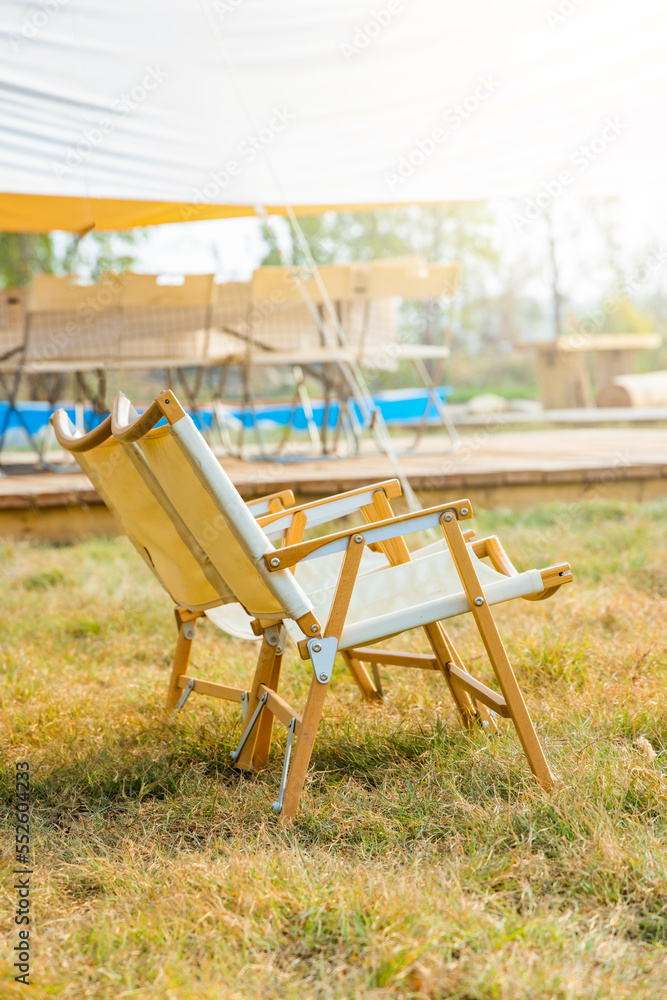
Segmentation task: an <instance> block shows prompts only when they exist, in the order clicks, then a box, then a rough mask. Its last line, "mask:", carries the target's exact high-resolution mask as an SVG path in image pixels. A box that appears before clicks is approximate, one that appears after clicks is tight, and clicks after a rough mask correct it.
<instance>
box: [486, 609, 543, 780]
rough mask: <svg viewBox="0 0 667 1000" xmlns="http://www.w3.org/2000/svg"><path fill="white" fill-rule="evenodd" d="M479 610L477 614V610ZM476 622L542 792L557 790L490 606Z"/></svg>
mask: <svg viewBox="0 0 667 1000" xmlns="http://www.w3.org/2000/svg"><path fill="white" fill-rule="evenodd" d="M475 610H476V611H477V609H475ZM475 618H476V619H477V627H478V628H479V632H480V635H481V637H482V642H483V643H484V647H485V649H486V652H487V654H488V657H489V660H490V661H491V665H492V667H493V669H494V671H495V674H496V677H497V678H498V683H499V684H500V689H501V691H502V693H503V697H504V699H505V701H506V703H507V707H508V709H509V713H510V716H511V718H512V722H513V723H514V726H515V728H516V731H517V733H518V735H519V739H520V741H521V745H522V747H523V750H524V753H525V755H526V758H527V760H528V763H529V764H530V769H531V771H532V772H533V774H534V775H535V777H536V778H537V780H538V782H539V784H540V785H541V786H542V788H544V789H545V790H546V791H547V792H549V791H551V789H552V788H553V786H554V780H555V779H554V776H553V774H552V773H551V771H550V769H549V765H548V764H547V761H546V758H545V756H544V751H543V750H542V744H541V743H540V741H539V738H538V735H537V733H536V732H535V727H534V726H533V723H532V720H531V718H530V715H529V714H528V709H527V708H526V703H525V701H524V700H523V695H522V693H521V688H520V687H519V684H518V682H517V679H516V677H515V676H514V671H513V670H512V665H511V663H510V661H509V658H508V656H507V652H506V650H505V646H504V645H503V641H502V639H501V638H500V633H499V632H498V626H497V625H496V623H495V620H494V618H493V615H492V614H491V610H490V609H489V607H488V606H487V605H486V604H484V605H483V606H482V607H481V608H480V609H479V611H477V614H476V615H475Z"/></svg>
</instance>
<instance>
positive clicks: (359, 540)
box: [354, 535, 364, 545]
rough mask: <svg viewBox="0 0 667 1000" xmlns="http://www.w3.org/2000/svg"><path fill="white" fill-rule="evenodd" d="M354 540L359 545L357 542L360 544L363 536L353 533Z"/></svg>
mask: <svg viewBox="0 0 667 1000" xmlns="http://www.w3.org/2000/svg"><path fill="white" fill-rule="evenodd" d="M354 540H355V542H356V543H357V545H359V544H361V542H363V540H364V537H363V535H355V536H354Z"/></svg>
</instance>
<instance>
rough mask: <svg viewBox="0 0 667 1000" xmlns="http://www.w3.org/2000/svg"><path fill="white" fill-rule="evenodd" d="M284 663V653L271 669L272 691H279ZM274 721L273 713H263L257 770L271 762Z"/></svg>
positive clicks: (256, 744) (254, 764)
mask: <svg viewBox="0 0 667 1000" xmlns="http://www.w3.org/2000/svg"><path fill="white" fill-rule="evenodd" d="M282 663H283V657H282V653H280V654H276V656H275V658H274V661H273V667H272V669H271V676H270V678H269V682H268V684H267V687H268V688H270V689H271V690H272V691H277V690H278V685H279V684H280V668H281V667H282ZM246 718H249V716H247V715H246ZM273 721H274V715H273V712H262V717H261V719H260V720H259V723H258V724H257V741H256V743H255V753H254V756H253V758H252V766H253V767H254V768H255V769H256V770H259V769H260V768H261V767H266V765H267V764H268V762H269V751H270V750H271V740H272V738H273Z"/></svg>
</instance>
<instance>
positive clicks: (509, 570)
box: [472, 535, 574, 601]
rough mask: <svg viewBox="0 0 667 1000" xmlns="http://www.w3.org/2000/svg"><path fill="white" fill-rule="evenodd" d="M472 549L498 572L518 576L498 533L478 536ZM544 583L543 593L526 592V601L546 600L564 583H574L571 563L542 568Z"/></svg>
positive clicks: (524, 597)
mask: <svg viewBox="0 0 667 1000" xmlns="http://www.w3.org/2000/svg"><path fill="white" fill-rule="evenodd" d="M472 550H473V552H474V553H475V555H476V556H477V557H478V558H479V559H483V558H484V557H485V556H487V557H488V558H489V559H490V560H491V564H492V566H493V568H494V569H495V570H497V571H498V573H503V574H504V576H518V575H519V571H518V570H517V568H516V567H515V565H514V563H513V562H512V560H511V559H510V557H509V556H508V555H507V553H506V552H505V549H504V548H503V546H502V543H501V541H500V539H499V538H498V536H497V535H489V536H488V537H487V538H476V539H475V540H474V541H473V542H472ZM540 573H541V574H542V584H543V585H544V590H543V591H542V593H541V594H524V596H523V599H524V601H545V600H546V599H547V598H548V597H551V596H552V595H553V594H555V593H556V591H557V590H558V588H559V587H562V586H563V584H564V583H572V582H573V580H574V577H573V576H572V570H571V568H570V564H569V563H558V564H557V565H555V566H547V567H546V568H545V569H541V570H540Z"/></svg>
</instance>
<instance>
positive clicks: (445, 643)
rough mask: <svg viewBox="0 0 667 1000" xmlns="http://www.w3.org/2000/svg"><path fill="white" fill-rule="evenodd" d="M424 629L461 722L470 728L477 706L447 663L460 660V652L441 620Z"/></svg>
mask: <svg viewBox="0 0 667 1000" xmlns="http://www.w3.org/2000/svg"><path fill="white" fill-rule="evenodd" d="M424 631H425V632H426V635H427V638H428V641H429V643H430V645H431V649H432V650H433V654H434V656H435V658H436V660H437V662H438V666H439V667H440V671H441V673H442V675H443V677H444V678H445V680H446V681H447V686H448V687H449V691H450V694H451V696H452V698H453V699H454V704H455V705H456V707H457V709H458V712H459V717H460V719H461V724H462V725H463V727H464V728H465V729H470V727H471V725H472V723H473V720H474V718H475V715H476V712H475V706H474V705H473V703H472V699H471V698H470V695H469V694H468V692H467V691H463V690H462V689H461V688H460V687H459V686H458V685H457V683H456V680H455V679H454V678H453V677H452V675H451V674H450V672H449V670H448V669H447V664H448V662H449V661H450V660H454V658H455V657H456V660H457V661H459V657H458V654H457V652H456V650H455V649H454V647H453V646H452V644H451V642H450V641H449V638H448V636H447V635H446V633H445V631H444V629H443V628H442V626H441V625H440V623H439V622H434V623H433V624H432V625H425V626H424ZM459 662H460V661H459Z"/></svg>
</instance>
